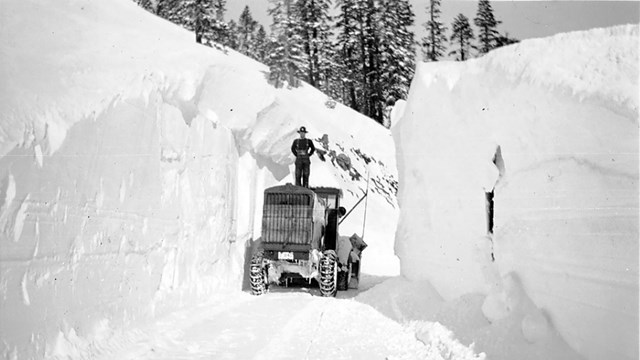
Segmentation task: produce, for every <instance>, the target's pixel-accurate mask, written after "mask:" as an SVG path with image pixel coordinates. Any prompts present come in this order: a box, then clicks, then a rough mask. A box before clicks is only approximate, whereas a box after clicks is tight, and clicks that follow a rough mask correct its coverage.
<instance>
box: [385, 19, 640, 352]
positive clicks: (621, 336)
mask: <svg viewBox="0 0 640 360" xmlns="http://www.w3.org/2000/svg"><path fill="white" fill-rule="evenodd" d="M638 74H639V73H638V26H621V27H615V28H609V29H595V30H592V31H587V32H576V33H569V34H561V35H558V36H554V37H551V38H546V39H536V40H527V41H523V42H522V43H520V44H518V45H515V46H509V47H506V48H503V49H500V50H497V51H494V52H492V53H490V54H488V55H487V56H484V57H483V58H480V59H476V60H472V61H467V62H464V63H429V64H421V65H420V66H419V67H418V69H417V74H416V76H415V78H414V81H413V84H412V86H411V92H410V95H409V99H408V102H407V104H406V106H405V108H404V111H403V112H404V115H403V117H402V118H401V119H400V120H399V121H398V122H397V124H396V125H395V127H394V136H395V139H396V144H397V156H398V172H399V181H400V189H399V193H398V201H399V203H400V206H401V215H400V222H399V226H398V230H397V237H396V249H397V253H398V256H399V257H400V259H401V272H402V274H403V275H404V276H405V277H407V278H408V279H411V280H428V281H429V282H431V283H432V284H433V286H434V287H435V289H436V290H437V292H438V293H439V294H440V295H441V296H442V297H443V298H444V299H445V300H447V301H454V300H455V299H460V298H461V297H463V296H468V294H481V295H482V297H483V298H484V300H483V301H482V303H481V304H479V309H480V310H482V313H483V315H484V316H485V317H486V318H487V319H488V320H489V321H490V322H492V323H493V324H496V323H498V322H500V321H503V320H504V319H506V318H508V317H509V316H512V315H514V312H516V311H515V310H514V309H522V308H523V305H522V304H523V303H526V302H527V300H526V299H530V301H531V302H532V304H533V307H528V308H527V310H526V311H525V312H524V313H522V314H521V315H522V316H523V317H521V318H520V320H519V321H521V326H520V327H518V328H519V329H520V331H518V333H519V334H521V336H522V337H523V338H526V339H527V340H528V341H530V342H533V343H536V342H538V344H539V345H540V346H543V345H541V344H544V343H545V342H544V341H542V340H540V339H542V338H546V337H547V336H549V335H548V334H550V333H553V331H552V330H551V329H553V328H555V329H557V331H558V332H559V333H560V334H561V335H562V336H563V337H564V339H565V340H566V341H567V343H568V344H569V345H570V346H571V347H572V348H573V349H575V350H576V351H577V352H579V353H580V354H582V355H583V356H585V357H587V358H590V359H602V358H625V359H627V358H628V359H632V358H637V357H638V101H639V98H638ZM487 193H493V195H494V198H493V201H494V208H493V214H494V215H493V216H491V212H490V211H489V200H488V199H489V197H488V196H487ZM490 218H491V219H490ZM489 220H492V221H493V233H492V234H491V233H488V230H489V227H490V221H489ZM509 284H516V285H509ZM520 287H521V288H522V291H520V290H513V289H519V288H520ZM509 289H512V290H509ZM509 294H523V295H522V296H511V295H509ZM487 295H488V296H487ZM485 296H486V298H485ZM542 314H543V315H542ZM518 328H516V329H518ZM478 349H479V350H481V351H485V349H484V348H483V347H482V346H479V347H478ZM487 354H488V356H489V357H490V358H498V357H499V356H500V355H496V354H495V353H494V354H492V352H491V351H487ZM496 356H498V357H496ZM549 356H554V357H555V358H563V357H562V356H563V355H561V354H560V353H556V354H550V355H549ZM507 358H508V357H507Z"/></svg>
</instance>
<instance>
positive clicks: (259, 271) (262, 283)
mask: <svg viewBox="0 0 640 360" xmlns="http://www.w3.org/2000/svg"><path fill="white" fill-rule="evenodd" d="M249 282H250V284H251V294H253V295H262V294H264V293H266V292H267V290H268V287H267V269H266V268H265V267H264V265H263V261H262V254H256V255H253V256H252V257H251V265H250V266H249Z"/></svg>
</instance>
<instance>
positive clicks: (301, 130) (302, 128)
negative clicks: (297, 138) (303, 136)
mask: <svg viewBox="0 0 640 360" xmlns="http://www.w3.org/2000/svg"><path fill="white" fill-rule="evenodd" d="M298 132H299V133H306V132H307V128H306V127H304V126H300V130H298Z"/></svg>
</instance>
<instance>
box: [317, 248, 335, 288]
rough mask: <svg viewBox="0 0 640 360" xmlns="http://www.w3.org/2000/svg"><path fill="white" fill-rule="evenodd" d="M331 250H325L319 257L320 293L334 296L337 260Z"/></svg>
mask: <svg viewBox="0 0 640 360" xmlns="http://www.w3.org/2000/svg"><path fill="white" fill-rule="evenodd" d="M337 257H338V256H337V255H336V253H335V251H333V250H327V251H325V252H324V253H323V256H322V258H321V259H320V281H319V282H320V294H322V296H336V292H337V291H338V287H337V286H338V261H337Z"/></svg>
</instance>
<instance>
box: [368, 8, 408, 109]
mask: <svg viewBox="0 0 640 360" xmlns="http://www.w3.org/2000/svg"><path fill="white" fill-rule="evenodd" d="M380 8H381V11H382V12H381V13H380V15H381V16H380V20H379V24H380V28H379V31H380V44H381V49H382V51H381V52H382V57H381V59H380V60H379V61H380V72H381V74H380V83H381V87H382V93H380V94H378V99H377V100H378V101H377V103H376V109H377V113H376V115H377V116H376V118H377V119H381V117H380V118H378V116H381V112H382V110H383V109H384V107H385V104H384V103H385V102H386V99H387V98H389V97H393V98H394V99H399V98H406V96H407V93H408V90H409V86H410V85H411V80H412V79H413V74H414V71H415V44H416V42H415V38H414V34H413V32H411V31H410V28H411V26H413V23H414V17H415V15H414V13H413V10H412V9H411V4H410V3H409V2H408V1H407V0H382V1H381V7H380Z"/></svg>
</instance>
